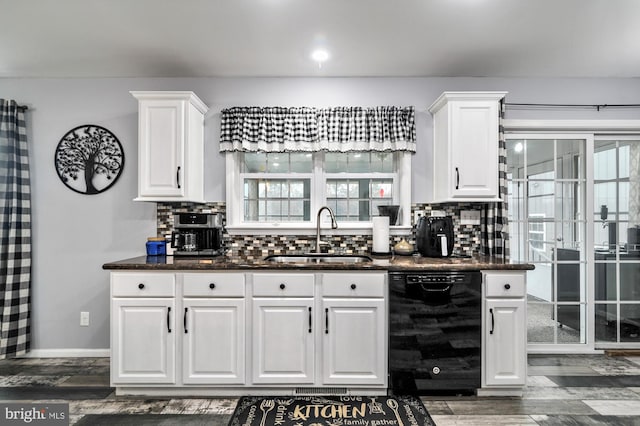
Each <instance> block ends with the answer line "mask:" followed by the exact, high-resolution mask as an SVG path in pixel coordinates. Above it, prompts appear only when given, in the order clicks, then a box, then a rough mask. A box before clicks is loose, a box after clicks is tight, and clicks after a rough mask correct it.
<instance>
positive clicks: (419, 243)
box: [416, 216, 453, 257]
mask: <svg viewBox="0 0 640 426" xmlns="http://www.w3.org/2000/svg"><path fill="white" fill-rule="evenodd" d="M416 248H417V249H418V252H419V253H420V254H421V255H423V256H426V257H448V256H451V253H452V252H453V220H451V218H450V217H449V216H430V217H425V216H421V217H420V219H418V225H417V226H416Z"/></svg>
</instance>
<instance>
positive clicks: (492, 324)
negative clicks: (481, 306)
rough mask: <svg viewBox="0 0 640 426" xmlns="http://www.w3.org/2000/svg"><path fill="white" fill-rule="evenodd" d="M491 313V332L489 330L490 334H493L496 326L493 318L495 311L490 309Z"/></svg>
mask: <svg viewBox="0 0 640 426" xmlns="http://www.w3.org/2000/svg"><path fill="white" fill-rule="evenodd" d="M489 313H490V314H491V330H489V334H493V329H494V326H495V322H494V318H493V309H489Z"/></svg>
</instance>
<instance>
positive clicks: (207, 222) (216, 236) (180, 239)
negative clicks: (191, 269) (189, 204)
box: [171, 213, 222, 256]
mask: <svg viewBox="0 0 640 426" xmlns="http://www.w3.org/2000/svg"><path fill="white" fill-rule="evenodd" d="M173 229H174V231H173V232H172V233H171V247H173V248H174V249H175V251H174V252H173V254H174V256H218V255H220V254H222V218H221V217H220V215H219V214H215V213H179V214H176V215H175V216H174V222H173Z"/></svg>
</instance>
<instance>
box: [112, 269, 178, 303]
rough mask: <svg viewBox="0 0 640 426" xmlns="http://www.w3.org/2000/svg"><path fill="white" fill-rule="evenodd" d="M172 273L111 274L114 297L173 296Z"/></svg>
mask: <svg viewBox="0 0 640 426" xmlns="http://www.w3.org/2000/svg"><path fill="white" fill-rule="evenodd" d="M175 292H176V286H175V277H174V275H173V274H146V273H122V274H112V275H111V293H112V295H113V296H114V297H174V296H175Z"/></svg>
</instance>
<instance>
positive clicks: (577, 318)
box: [558, 305, 584, 343]
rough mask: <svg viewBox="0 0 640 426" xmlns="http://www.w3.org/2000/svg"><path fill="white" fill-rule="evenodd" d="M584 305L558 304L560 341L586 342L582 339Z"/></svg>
mask: <svg viewBox="0 0 640 426" xmlns="http://www.w3.org/2000/svg"><path fill="white" fill-rule="evenodd" d="M583 312H584V306H583V305H558V327H559V328H558V343H584V342H583V341H582V340H581V339H580V327H581V324H582V321H581V318H582V316H583Z"/></svg>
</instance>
